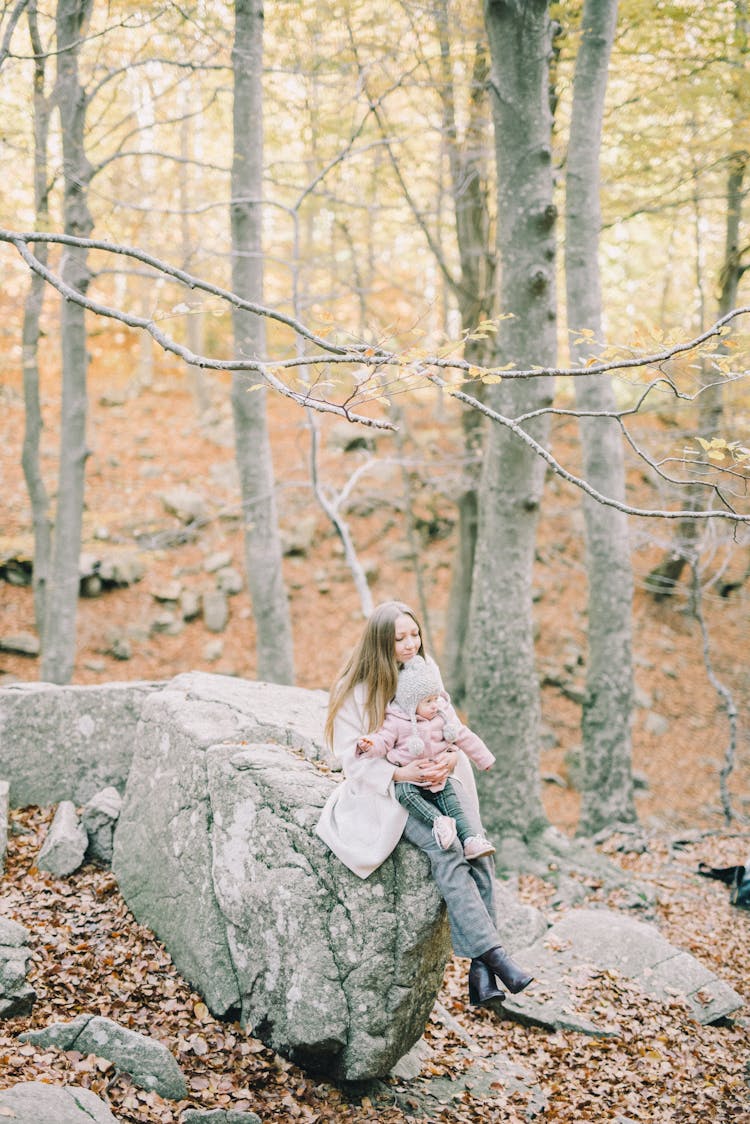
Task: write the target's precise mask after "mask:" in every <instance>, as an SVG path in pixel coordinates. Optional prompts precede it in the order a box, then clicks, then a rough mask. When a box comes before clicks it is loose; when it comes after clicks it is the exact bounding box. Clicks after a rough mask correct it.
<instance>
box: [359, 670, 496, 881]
mask: <svg viewBox="0 0 750 1124" xmlns="http://www.w3.org/2000/svg"><path fill="white" fill-rule="evenodd" d="M453 745H455V746H457V747H458V748H459V749H462V750H463V751H464V753H465V754H466V755H467V756H468V757H470V758H471V759H472V761H474V763H475V764H476V766H477V767H478V768H479V769H482V770H484V769H489V768H490V766H491V765H492V764H493V763H494V761H495V758H494V757H493V755H492V754H491V753H490V751H489V749H488V748H487V746H486V745H485V744H484V742H483V741H482V740H481V738H479V737H477V735H476V734H475V733H473V732H472V731H471V730H469V729H468V727H467V726H464V725H462V724H461V722H460V721H459V718H458V715H457V714H456V712H455V710H454V709H453V707H452V706H451V704H450V702H449V700H448V696H447V695H446V693H445V691H444V689H443V684H442V681H441V679H440V672H439V671H438V668H437V665H436V664H435V663H434V662H433V661H432V660H429V661H428V660H425V659H423V658H422V656H414V658H413V659H411V660H409V662H408V663H406V664H404V666H403V668H402V669H401V671H400V672H399V676H398V687H397V690H396V697H395V699H394V700H393V702H392V703H390V704H389V706H388V707H387V709H386V712H385V720H384V722H383V725H382V726H381V727H380V729H379V730H378V731H377V732H376V733H373V734H369V735H368V736H367V737H366V738H360V740H359V741H358V742H357V753H358V754H359V755H360V756H362V755H366V756H370V757H385V758H387V760H388V761H390V762H392V763H393V764H394V765H408V764H410V762H412V761H414V760H415V759H416V758H422V759H425V760H429V759H430V758H432V757H437V756H438V754H440V753H442V752H443V750H445V749H448V748H449V747H450V746H453ZM396 797H397V799H398V801H399V803H401V804H403V806H404V807H405V808H406V809H407V810H408V811H409V812H411V813H412V815H415V816H416V817H417V818H418V819H420V820H422V821H423V822H424V823H426V824H427V825H428V826H432V834H433V835H434V837H435V841H436V843H437V845H438V846H439V847H440V848H441V850H444V851H445V850H447V849H448V847H450V846H452V844H453V842H454V841H455V839H456V836H458V838H459V840H460V842H461V844H462V846H463V852H464V857H465V858H467V859H478V858H481V857H482V856H483V855H491V854H492V853H493V851H494V850H495V848H494V847H493V846H492V844H491V843H490V841H489V840H488V839H485V837H484V836H483V835H472V834H471V828H470V827H469V824H468V822H467V820H466V817H465V815H464V813H463V810H462V808H461V805H460V803H459V801H458V798H457V796H456V792H455V789H454V787H453V783H452V781H450V780H446V781H444V782H443V783H442V784H433V785H428V784H427V783H425V784H411V783H407V782H406V781H397V782H396Z"/></svg>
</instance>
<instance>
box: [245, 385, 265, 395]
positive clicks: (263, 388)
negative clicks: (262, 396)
mask: <svg viewBox="0 0 750 1124" xmlns="http://www.w3.org/2000/svg"><path fill="white" fill-rule="evenodd" d="M265 388H266V384H265V383H264V382H256V383H255V384H254V385H253V386H249V387H248V388H247V393H248V394H252V392H253V391H254V390H265Z"/></svg>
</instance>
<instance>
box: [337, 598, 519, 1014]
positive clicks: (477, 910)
mask: <svg viewBox="0 0 750 1124" xmlns="http://www.w3.org/2000/svg"><path fill="white" fill-rule="evenodd" d="M424 654H425V653H424V648H423V646H422V633H421V629H420V626H419V622H418V620H417V617H416V616H415V614H414V612H413V611H412V610H411V609H410V608H409V607H408V606H407V605H404V604H403V603H402V602H400V601H385V602H383V603H382V604H381V605H378V606H377V607H376V608H375V609H374V610H373V612H372V614H371V616H370V618H369V620H368V621H367V624H366V625H365V629H364V632H363V634H362V637H361V639H360V641H359V643H358V644H357V646H356V647H355V649H354V651H353V652H352V654H351V656H350V657H349V659H348V660H347V662H346V664H345V666H344V668H343V670H342V672H341V674H340V675H339V678H338V679H337V681H336V683H335V684H334V686H333V689H332V691H331V697H330V701H329V706H328V718H327V721H326V738H327V740H328V743H329V745H331V746H332V748H333V752H334V754H335V756H336V757H337V758H338V759H339V760H340V761H341V764H342V767H343V770H344V778H345V779H344V781H343V782H342V784H340V785H338V786H337V787H336V788H335V789H334V791H333V792H332V793H331V796H330V797H329V799H328V801H327V802H326V805H325V807H324V809H323V812H322V814H321V817H320V820H319V822H318V826H317V832H318V835H319V836H320V838H321V839H322V840H323V841H324V843H326V844H327V845H328V847H330V849H331V850H332V851H333V853H334V854H335V855H336V856H337V857H338V858H339V859H340V860H341V861H342V862H343V863H344V864H345V865H346V866H348V867H349V869H350V870H352V871H353V872H354V873H355V874H357V875H359V877H360V878H367V876H368V875H369V874H371V873H372V872H373V870H375V869H377V867H379V866H380V865H381V863H383V862H384V861H385V860H386V859H387V858H388V856H389V855H390V854H391V852H392V851H393V849H394V847H395V846H396V844H397V843H398V841H399V839H400V838H401V836H402V835H404V836H405V837H406V839H408V840H409V841H410V842H411V843H414V844H415V845H416V846H417V847H419V848H420V849H421V850H422V851H424V853H425V854H426V855H427V857H428V858H429V860H430V865H431V868H432V875H433V878H434V879H435V882H436V884H437V887H438V889H439V891H440V893H441V895H442V897H443V900H444V901H445V904H446V907H447V910H448V919H449V921H450V928H451V939H452V942H453V950H454V952H455V953H456V955H457V956H465V957H469V958H470V959H471V966H470V969H469V1000H470V1002H471V1003H472V1004H474V1005H478V1004H482V1003H486V1002H488V1001H489V1000H491V999H504V998H505V993H504V992H503V991H502V990H500V989H499V988H498V986H497V982H496V977H497V979H499V980H500V981H501V983H503V984H504V985H505V987H507V988H508V990H509V991H511V992H513V993H517V992H519V991H522V990H523V988H525V987H527V986H528V985H529V984H530V983H531V980H532V977H531V976H530V975H529V974H528V973H527V972H525V971H523V969H522V968H519V966H518V965H517V964H515V963H514V962H513V961H512V960H511V958H510V957H509V956H508V955H507V953H506V952H505V950H504V949H503V948H502V946H501V944H500V939H499V937H498V933H497V928H496V925H495V906H494V897H493V884H494V869H493V865H492V862H491V861H490V859H489V858H488V857H487V856H482V857H479V858H476V859H473V860H469V859H467V858H466V856H465V855H464V853H463V848H461V847H460V846H459V844H458V842H456V843H455V844H454V845H452V846H449V847H445V848H444V847H441V846H440V843H439V842H438V840H437V839H436V838H435V836H434V835H433V832H432V830H431V829H430V827H429V826H428V825H427V824H426V823H424V822H423V821H422V820H420V819H418V818H416V817H415V816H413V815H411V814H409V812H408V811H407V809H406V808H404V807H402V805H401V804H399V802H398V800H397V799H396V796H395V789H394V785H395V783H410V784H421V785H431V786H434V785H437V786H440V785H442V784H443V782H444V781H445V780H447V778H448V777H449V776H450V775H451V774H453V775H454V776H455V778H456V780H458V781H460V782H461V783H460V784H459V785H457V786H456V789H457V792H459V800H460V802H461V806H462V811H463V814H464V816H465V818H466V819H467V820H468V822H469V824H470V826H471V832H472V834H474V835H477V836H483V834H484V833H483V831H482V826H481V823H480V819H479V805H478V801H477V794H476V785H475V783H474V777H473V774H472V771H471V766H470V765H469V762H468V760H467V758H466V757H465V756H464V754H463V753H462V752H461V751H460V750H458V749H456V748H447V749H446V750H445V751H444V752H443V753H441V754H440V755H439V756H437V757H433V758H430V759H428V760H424V759H423V760H419V759H415V760H414V761H411V762H410V763H408V764H406V765H394V764H393V763H392V762H390V761H388V760H387V759H386V758H384V757H371V756H368V755H363V754H361V753H360V754H358V753H357V744H358V742H361V741H362V739H366V738H367V737H368V735H371V734H373V733H374V732H375V731H378V730H379V729H380V728H381V727H382V725H383V722H384V719H385V713H386V708H387V707H388V704H389V703H390V702H391V701H392V699H393V698H394V696H395V694H396V689H397V686H398V676H399V671H400V669H401V668H402V667H403V665H404V664H405V663H407V662H408V661H409V660H411V659H413V658H414V656H416V655H420V656H422V657H424Z"/></svg>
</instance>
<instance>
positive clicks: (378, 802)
mask: <svg viewBox="0 0 750 1124" xmlns="http://www.w3.org/2000/svg"><path fill="white" fill-rule="evenodd" d="M367 732H368V731H367V730H366V729H365V724H364V714H363V707H362V691H361V690H358V689H357V688H355V690H354V692H353V693H352V695H351V696H350V697H349V698H348V699H347V700H346V702H345V703H344V705H343V706H342V708H341V710H340V711H339V713H338V715H337V716H336V722H335V725H334V742H333V750H334V753H335V755H336V757H338V759H339V760H340V761H341V764H342V767H343V770H344V779H343V781H341V782H340V783H339V784H337V785H336V786H335V787H334V789H333V791H332V792H331V795H330V796H329V797H328V800H327V801H326V803H325V806H324V808H323V811H322V812H321V815H320V819H319V820H318V824H317V827H316V832H317V834H318V835H319V836H320V838H321V839H322V840H323V842H324V843H325V844H326V845H327V846H328V847H329V848H330V849H331V851H333V853H334V855H336V857H337V858H339V859H340V860H341V862H342V863H344V865H345V866H348V868H349V869H350V870H351V871H353V872H354V874H356V875H358V876H359V877H360V878H367V876H368V875H369V874H372V872H373V871H374V870H376V869H377V868H378V867H379V866H380V865H381V864H382V863H384V862H385V860H386V859H387V858H388V856H389V855H390V854H391V852H392V851H393V849H394V847H395V846H396V844H397V843H398V841H399V839H400V838H401V835H402V832H403V830H404V825H405V824H406V819H407V812H406V809H405V808H402V806H401V805H400V804H399V802H398V800H396V797H395V794H394V790H393V769H394V766H393V765H391V764H390V763H389V762H388V761H385V760H383V759H382V758H375V759H373V758H368V757H357V753H356V747H357V741H358V740H359V738H361V737H362V736H363V734H365V733H367Z"/></svg>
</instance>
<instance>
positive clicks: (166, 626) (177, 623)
mask: <svg viewBox="0 0 750 1124" xmlns="http://www.w3.org/2000/svg"><path fill="white" fill-rule="evenodd" d="M184 627H185V622H184V621H183V619H182V617H181V616H180V617H177V616H175V614H174V613H172V612H171V611H170V610H169V609H165V610H164V612H163V613H159V614H158V615H157V616H156V617H154V619H153V620H152V622H151V631H152V632H163V633H164V634H165V635H166V636H179V635H180V633H181V632H182V630H183V628H184Z"/></svg>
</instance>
